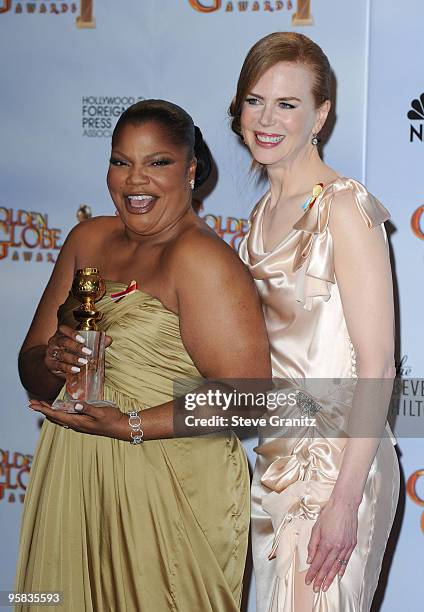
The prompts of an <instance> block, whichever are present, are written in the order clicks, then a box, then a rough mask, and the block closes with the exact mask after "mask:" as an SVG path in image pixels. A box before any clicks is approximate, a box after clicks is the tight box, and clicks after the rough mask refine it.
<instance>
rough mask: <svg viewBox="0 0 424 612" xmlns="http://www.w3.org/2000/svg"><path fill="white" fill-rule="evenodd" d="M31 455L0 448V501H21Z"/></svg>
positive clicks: (29, 467)
mask: <svg viewBox="0 0 424 612" xmlns="http://www.w3.org/2000/svg"><path fill="white" fill-rule="evenodd" d="M31 463H32V455H23V454H22V453H18V452H12V451H8V450H2V449H0V502H1V501H6V502H9V503H10V502H21V503H22V502H23V501H24V498H25V491H26V488H27V483H28V477H29V471H30V469H31Z"/></svg>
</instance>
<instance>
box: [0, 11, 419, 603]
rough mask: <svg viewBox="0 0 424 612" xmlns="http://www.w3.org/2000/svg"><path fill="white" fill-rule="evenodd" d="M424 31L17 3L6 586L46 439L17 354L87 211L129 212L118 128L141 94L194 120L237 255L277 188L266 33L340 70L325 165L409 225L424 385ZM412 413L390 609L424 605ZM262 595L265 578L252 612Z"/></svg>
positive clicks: (8, 149)
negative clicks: (236, 112) (250, 95)
mask: <svg viewBox="0 0 424 612" xmlns="http://www.w3.org/2000/svg"><path fill="white" fill-rule="evenodd" d="M423 22H424V3H423V2H422V0H409V1H408V2H403V3H401V2H399V1H398V0H355V1H354V0H345V1H343V2H340V0H298V1H297V2H291V1H290V0H288V1H286V0H284V1H280V0H270V1H263V0H261V1H259V2H253V1H250V0H249V1H245V2H239V1H237V2H226V1H224V0H222V1H221V0H127V1H126V2H116V1H114V0H102V1H100V0H94V2H93V1H90V0H81V2H50V1H48V2H39V1H35V2H29V1H27V2H16V1H15V0H0V49H1V52H2V60H3V61H2V67H1V95H0V116H1V125H2V127H1V146H0V156H1V164H0V169H1V170H0V173H1V184H0V270H1V285H0V290H1V309H2V316H1V320H2V331H1V336H0V338H1V344H0V355H1V364H2V366H1V389H2V393H1V396H0V405H1V412H0V419H1V430H0V527H1V539H0V542H1V544H0V566H1V572H0V589H11V588H12V587H13V579H14V568H15V563H16V554H17V545H18V531H19V522H20V516H21V511H22V505H23V499H24V494H25V488H26V484H27V481H28V474H29V468H30V465H31V459H32V454H33V452H34V448H35V444H36V440H37V437H38V432H39V419H38V418H37V416H35V415H33V414H30V413H29V411H28V409H27V407H26V394H25V392H24V390H23V389H22V387H21V385H20V382H19V379H18V375H17V365H16V362H17V353H18V350H19V347H20V344H21V342H22V340H23V338H24V335H25V333H26V330H27V329H28V326H29V324H30V321H31V318H32V315H33V313H34V309H35V307H36V304H37V302H38V300H39V298H40V296H41V293H42V291H43V288H44V286H45V284H46V282H47V280H48V278H49V275H50V273H51V271H52V267H53V264H54V261H55V259H56V257H57V253H58V249H59V248H60V246H61V244H62V243H63V240H64V238H65V236H66V234H67V233H68V231H69V230H70V229H71V228H72V226H73V225H74V224H75V223H77V216H76V215H77V210H78V209H79V207H80V206H81V205H82V204H86V205H89V206H90V207H91V208H92V211H93V213H94V214H95V215H100V214H113V206H112V204H111V201H110V199H109V195H108V193H107V190H106V184H105V175H106V170H107V164H108V155H109V141H110V134H111V130H112V128H113V125H114V123H115V121H116V119H117V117H118V116H119V114H120V113H121V112H122V110H123V109H125V108H126V107H127V106H128V105H129V104H131V103H133V102H135V101H136V100H138V99H141V98H149V97H155V98H165V99H168V100H171V101H174V102H176V103H178V104H180V105H181V106H183V107H184V108H185V109H187V110H188V111H189V112H190V113H191V115H192V116H193V118H194V119H195V122H196V123H197V124H198V125H199V126H200V127H201V129H202V131H203V133H204V136H205V138H206V140H207V142H208V144H209V146H210V148H211V150H212V153H213V156H214V159H215V162H216V168H217V170H216V173H215V177H214V180H212V181H211V182H210V183H209V185H208V189H206V190H204V191H203V192H202V193H201V194H200V195H198V196H197V197H198V198H200V200H201V201H202V205H203V209H202V210H201V213H200V214H201V215H202V216H204V217H205V218H206V220H207V222H208V223H209V224H210V225H211V226H213V227H214V228H215V229H216V230H217V231H218V233H220V235H221V236H223V238H225V239H226V240H228V241H229V242H231V244H232V245H233V246H234V247H236V246H237V244H238V242H239V240H240V237H241V236H242V235H243V233H244V232H245V231H246V228H247V218H248V215H249V211H250V210H251V208H252V206H253V205H254V203H255V201H256V200H257V198H258V196H259V195H260V194H261V193H262V192H263V191H264V190H265V186H264V185H260V184H257V182H256V180H255V179H254V177H252V176H251V175H249V159H248V156H247V155H246V153H245V152H244V151H243V150H242V148H241V147H240V145H239V144H238V142H237V140H236V138H235V137H234V135H233V134H232V132H231V131H230V129H229V122H228V116H227V108H228V105H229V102H230V100H231V98H232V96H233V94H234V92H235V84H236V81H237V77H238V73H239V70H240V67H241V63H242V61H243V58H244V56H245V55H246V52H247V51H248V49H249V48H250V46H251V45H252V44H253V43H254V42H255V41H256V40H257V39H259V38H260V37H262V36H264V35H265V34H268V33H270V32H273V31H276V30H294V31H298V32H304V33H305V34H307V35H308V36H310V37H312V38H313V39H314V40H315V41H317V42H318V43H319V44H320V45H321V46H322V47H323V48H324V50H325V51H326V53H327V54H328V56H329V58H330V61H331V63H332V66H333V69H334V73H335V78H336V85H337V87H336V89H337V92H336V93H337V103H336V108H335V116H334V120H333V123H334V127H333V130H332V134H331V138H330V140H329V142H328V143H327V144H326V146H325V148H324V155H325V159H326V161H327V162H328V163H329V164H330V165H331V166H333V167H334V168H336V169H337V170H338V171H339V172H340V173H341V174H342V175H344V176H352V177H354V178H356V179H359V180H360V181H362V182H365V183H366V184H367V186H368V187H369V188H370V189H371V190H372V191H373V192H374V193H375V194H376V195H377V196H378V197H379V198H380V199H381V200H382V201H383V203H384V204H385V205H386V206H387V208H389V210H390V211H391V213H392V224H391V225H390V226H389V233H390V237H391V244H392V252H393V263H394V267H395V271H396V278H397V285H396V293H397V296H398V308H397V311H398V312H397V314H398V329H399V338H398V352H397V361H398V371H399V374H400V375H403V376H404V377H407V378H411V377H415V378H419V377H422V376H423V371H424V357H423V353H422V342H423V332H422V325H421V320H422V310H423V309H422V303H423V297H424V294H423V289H422V279H423V268H424V261H423V253H424V242H423V240H424V218H422V214H423V211H424V179H423V153H424V142H423V140H424V127H423V126H424V108H423V107H424V94H423V92H424V75H423V70H422V66H423V64H424V44H423V42H422V23H423ZM400 406H401V409H400V415H399V417H398V421H397V422H398V427H399V431H400V432H401V436H400V438H399V449H400V453H401V463H402V469H403V476H404V483H403V485H404V486H403V490H402V500H401V505H400V510H399V516H398V518H397V523H396V529H395V532H394V536H393V538H392V541H391V550H390V554H389V555H387V559H386V563H385V569H384V573H383V579H382V581H381V588H380V592H379V596H378V601H379V602H380V603H381V602H382V608H381V609H382V610H383V611H384V612H397V611H398V610H399V609H404V610H413V611H415V610H421V609H422V608H423V605H424V590H423V581H422V577H421V579H420V578H419V577H420V575H422V567H423V565H424V552H423V551H424V532H423V530H424V520H423V518H422V517H423V511H424V478H422V476H424V457H423V455H424V452H423V440H422V438H421V431H422V429H423V421H424V403H423V394H422V391H421V387H420V386H419V385H418V386H412V387H411V386H409V387H408V392H407V393H406V391H405V397H404V398H403V399H402V402H401V404H400ZM402 428H403V429H402ZM402 431H404V432H406V433H407V435H408V437H405V433H404V434H402ZM253 445H254V442H253V441H252V442H251V443H250V444H247V449H248V452H249V457H250V458H251V460H253V453H252V450H251V449H252V447H253ZM386 585H387V588H386V591H385V597H384V587H385V586H386ZM253 595H254V584H253V581H252V583H251V585H250V605H249V612H253V610H254V604H253ZM406 600H407V603H405V601H406Z"/></svg>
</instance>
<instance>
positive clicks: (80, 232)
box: [66, 216, 122, 261]
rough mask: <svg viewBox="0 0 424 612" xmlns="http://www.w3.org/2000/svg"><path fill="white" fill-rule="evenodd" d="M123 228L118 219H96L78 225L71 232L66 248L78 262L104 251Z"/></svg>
mask: <svg viewBox="0 0 424 612" xmlns="http://www.w3.org/2000/svg"><path fill="white" fill-rule="evenodd" d="M120 227H122V223H121V221H120V220H119V219H118V218H117V217H106V216H104V217H94V218H93V219H87V220H86V221H83V222H82V223H78V225H75V227H73V228H72V230H71V231H70V232H69V234H68V237H67V239H66V246H67V249H68V250H71V251H72V252H73V253H74V254H75V257H76V259H77V261H78V260H79V259H80V258H81V257H84V256H85V255H91V254H92V253H97V252H99V250H101V249H103V248H104V246H105V244H106V243H107V242H109V241H110V240H111V239H112V237H113V235H114V234H115V233H117V232H119V229H120Z"/></svg>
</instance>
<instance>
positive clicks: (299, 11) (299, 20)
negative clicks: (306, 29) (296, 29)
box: [292, 0, 314, 26]
mask: <svg viewBox="0 0 424 612" xmlns="http://www.w3.org/2000/svg"><path fill="white" fill-rule="evenodd" d="M292 25H295V26H310V25H314V19H313V17H312V15H311V0H297V6H296V12H295V13H293V15H292Z"/></svg>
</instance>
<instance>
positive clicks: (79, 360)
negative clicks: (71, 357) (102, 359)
mask: <svg viewBox="0 0 424 612" xmlns="http://www.w3.org/2000/svg"><path fill="white" fill-rule="evenodd" d="M78 363H81V364H82V365H87V363H88V361H87V359H84V357H78Z"/></svg>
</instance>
